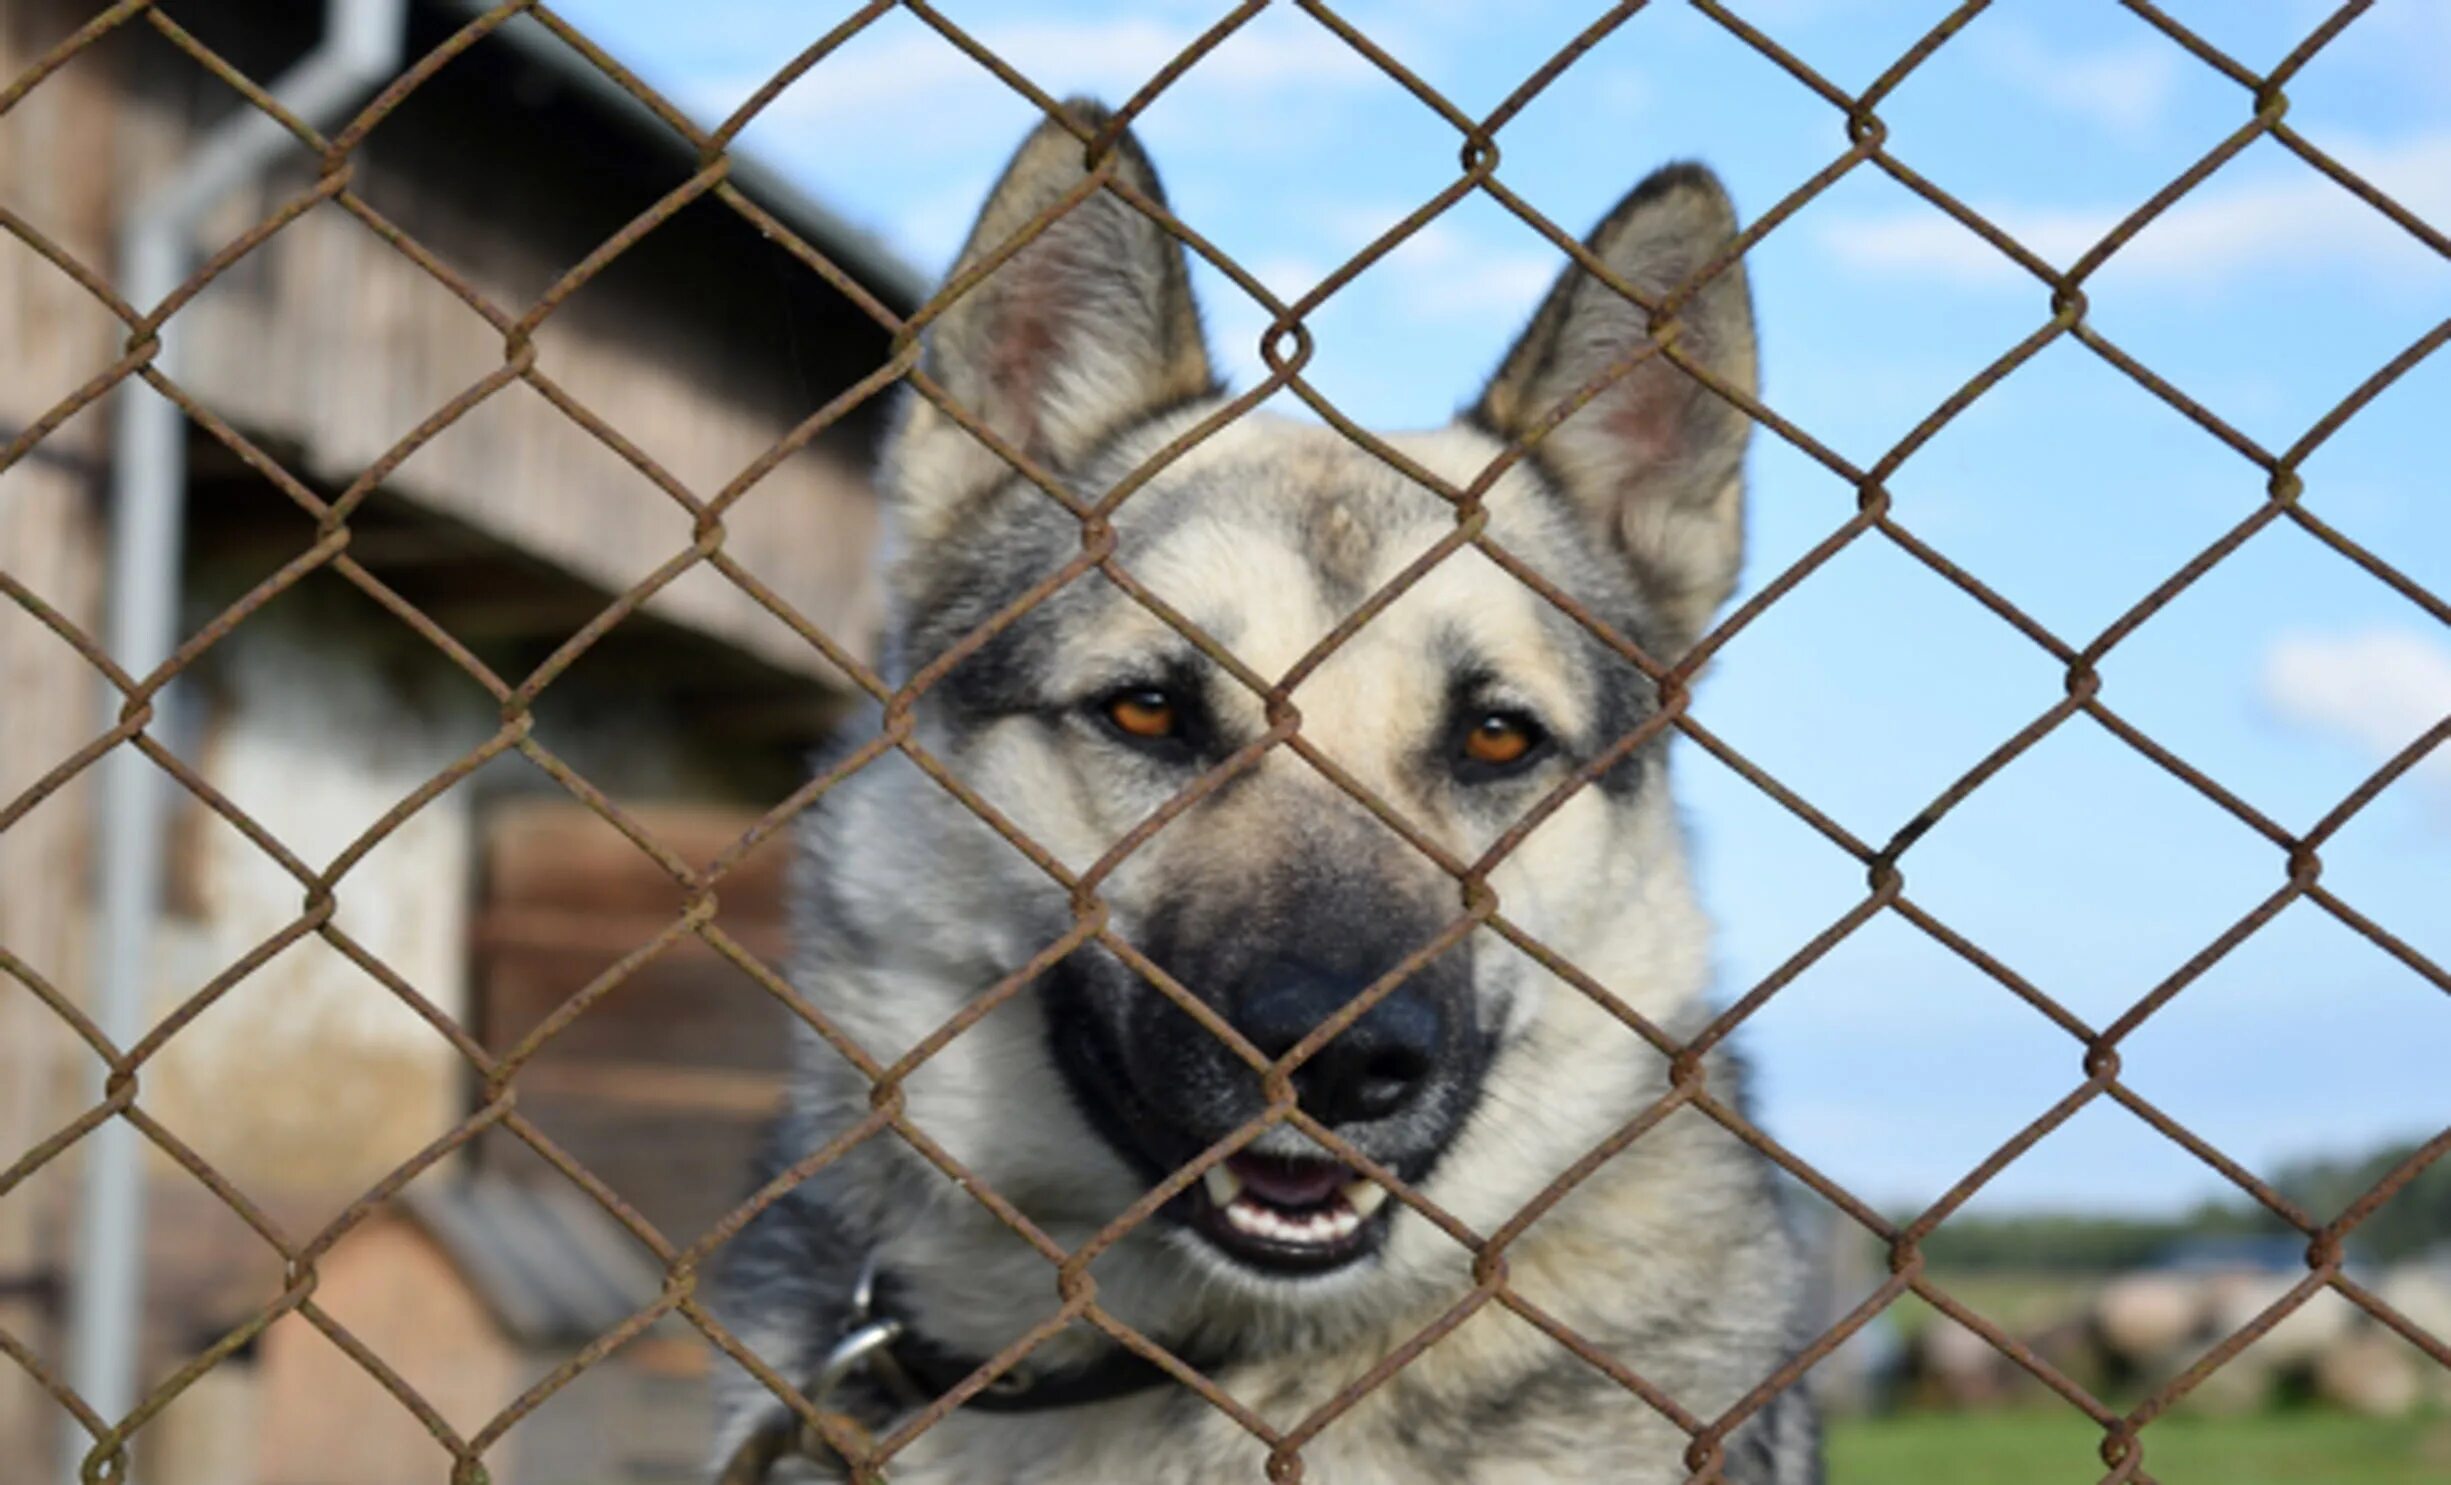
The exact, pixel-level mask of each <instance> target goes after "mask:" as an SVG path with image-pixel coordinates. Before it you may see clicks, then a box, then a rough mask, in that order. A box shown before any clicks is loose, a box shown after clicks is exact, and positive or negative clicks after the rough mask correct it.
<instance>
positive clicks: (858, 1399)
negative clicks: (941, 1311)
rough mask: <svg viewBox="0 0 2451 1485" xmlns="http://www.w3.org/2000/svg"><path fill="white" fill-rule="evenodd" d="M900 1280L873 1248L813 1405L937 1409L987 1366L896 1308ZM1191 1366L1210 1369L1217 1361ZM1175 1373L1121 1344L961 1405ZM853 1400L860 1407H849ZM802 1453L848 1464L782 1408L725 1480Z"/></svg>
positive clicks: (815, 1384) (1027, 1368) (983, 1407)
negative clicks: (895, 1281) (887, 1272)
mask: <svg viewBox="0 0 2451 1485" xmlns="http://www.w3.org/2000/svg"><path fill="white" fill-rule="evenodd" d="M892 1287H893V1285H892V1281H891V1279H890V1278H886V1277H881V1276H880V1274H879V1272H878V1266H877V1259H876V1256H875V1255H874V1254H871V1255H870V1256H869V1259H868V1261H867V1263H865V1264H864V1265H862V1267H861V1269H860V1276H859V1279H858V1281H857V1282H856V1283H855V1284H854V1285H853V1286H852V1290H851V1310H850V1314H849V1316H848V1317H847V1318H846V1319H845V1320H844V1322H843V1328H842V1332H841V1334H839V1335H838V1336H837V1337H836V1338H835V1341H834V1344H833V1345H832V1346H831V1347H829V1348H828V1349H827V1351H826V1354H825V1356H824V1358H823V1359H822V1360H820V1361H819V1362H818V1363H817V1368H816V1370H815V1371H814V1372H813V1373H811V1375H810V1378H809V1382H808V1385H807V1386H806V1387H805V1388H804V1389H802V1392H803V1395H804V1396H805V1397H806V1398H807V1399H808V1401H809V1404H810V1406H811V1407H813V1408H815V1409H816V1410H818V1411H819V1412H833V1413H836V1414H839V1415H845V1416H847V1417H850V1418H851V1419H852V1421H855V1422H864V1421H866V1420H862V1419H859V1418H858V1417H857V1414H859V1413H865V1414H867V1415H868V1417H869V1418H870V1419H874V1420H876V1421H877V1422H878V1423H879V1424H881V1423H882V1422H884V1421H885V1420H888V1419H890V1418H891V1417H893V1415H894V1414H895V1413H897V1412H901V1411H915V1410H917V1409H920V1408H925V1407H928V1406H931V1405H932V1404H934V1403H935V1402H936V1401H937V1400H938V1399H939V1398H942V1397H943V1396H944V1395H945V1394H946V1393H948V1392H951V1391H952V1390H953V1389H954V1388H955V1387H958V1386H960V1385H961V1384H962V1382H963V1381H965V1380H967V1379H968V1378H969V1377H970V1375H971V1374H972V1373H974V1372H976V1371H977V1370H978V1369H979V1368H980V1367H981V1366H983V1365H985V1364H986V1358H984V1357H973V1356H965V1355H963V1354H962V1353H960V1352H958V1351H954V1350H951V1349H950V1348H948V1347H945V1346H942V1345H939V1344H937V1343H936V1342H934V1341H931V1340H929V1339H928V1338H927V1337H925V1336H923V1335H920V1334H919V1333H918V1332H917V1331H915V1330H913V1329H912V1328H911V1326H910V1323H909V1322H908V1321H907V1320H904V1319H902V1318H901V1317H899V1316H898V1315H896V1314H895V1313H894V1310H895V1308H896V1306H894V1305H893V1304H892V1303H891V1302H890V1291H891V1289H892ZM880 1291H884V1292H885V1293H884V1295H882V1296H881V1294H880ZM1190 1364H1191V1365H1193V1366H1194V1367H1195V1369H1199V1370H1207V1369H1209V1366H1213V1365H1214V1364H1216V1363H1215V1361H1214V1360H1213V1359H1212V1360H1211V1362H1210V1363H1209V1364H1208V1365H1203V1364H1202V1363H1200V1362H1197V1361H1195V1362H1192V1363H1190ZM1175 1380H1176V1379H1175V1377H1174V1376H1173V1374H1171V1373H1170V1372H1168V1371H1167V1370H1166V1369H1165V1368H1164V1367H1162V1366H1159V1365H1158V1364H1157V1363H1156V1362H1154V1361H1151V1360H1149V1359H1148V1358H1147V1357H1145V1356H1143V1355H1141V1354H1140V1353H1139V1352H1137V1351H1134V1350H1132V1349H1130V1348H1129V1347H1125V1346H1120V1345H1118V1346H1114V1347H1110V1348H1109V1349H1107V1350H1106V1351H1104V1352H1102V1353H1101V1354H1100V1355H1099V1356H1098V1357H1097V1359H1096V1360H1094V1361H1090V1362H1088V1363H1086V1364H1084V1365H1080V1366H1071V1367H1034V1366H1032V1365H1031V1364H1030V1361H1029V1359H1028V1358H1027V1357H1024V1358H1023V1359H1022V1360H1021V1361H1020V1362H1018V1363H1016V1364H1015V1365H1013V1366H1011V1367H1008V1368H1006V1369H1005V1370H1004V1371H1003V1372H1001V1373H999V1374H998V1375H997V1377H996V1378H995V1380H994V1381H992V1382H989V1383H988V1384H987V1385H986V1386H985V1387H982V1388H980V1389H979V1390H978V1391H977V1392H974V1393H972V1394H971V1395H970V1396H969V1397H968V1398H966V1399H965V1400H964V1401H963V1402H962V1404H961V1405H962V1406H963V1407H965V1408H970V1409H974V1410H976V1411H978V1412H982V1413H1034V1412H1045V1411H1049V1410H1052V1409H1056V1408H1077V1407H1086V1406H1088V1405H1089V1404H1091V1403H1101V1402H1108V1401H1111V1400H1112V1399H1115V1398H1118V1397H1128V1396H1130V1395H1131V1394H1133V1393H1136V1392H1146V1391H1149V1390H1150V1389H1152V1388H1155V1387H1159V1386H1163V1385H1165V1384H1167V1383H1170V1382H1173V1381H1175ZM861 1394H865V1396H864V1397H863V1396H861ZM846 1403H851V1404H853V1405H854V1406H853V1407H851V1408H846V1407H845V1404H846ZM860 1403H865V1404H866V1406H864V1407H863V1406H858V1404H860ZM793 1453H800V1454H804V1455H807V1456H810V1457H812V1458H816V1459H817V1460H819V1462H821V1463H838V1462H839V1461H837V1460H836V1459H835V1457H834V1455H833V1451H832V1450H831V1449H830V1448H828V1447H827V1446H826V1445H825V1442H824V1440H823V1439H822V1438H821V1437H819V1436H818V1435H817V1433H816V1431H815V1430H813V1429H804V1428H802V1427H800V1426H799V1425H798V1423H797V1421H796V1420H795V1419H794V1418H793V1417H792V1415H791V1414H789V1413H779V1414H777V1415H776V1416H775V1418H774V1419H772V1420H771V1421H770V1422H768V1423H767V1424H766V1425H765V1426H764V1427H762V1428H760V1429H759V1430H758V1431H757V1432H756V1433H754V1434H752V1435H751V1436H750V1437H749V1438H747V1439H745V1440H743V1441H742V1443H741V1446H740V1448H739V1449H738V1450H737V1451H736V1452H735V1453H734V1454H733V1455H732V1457H731V1462H730V1465H729V1466H728V1467H727V1469H726V1470H725V1472H724V1474H723V1477H722V1482H723V1485H735V1482H740V1485H751V1482H757V1481H763V1480H765V1479H767V1478H768V1476H769V1474H770V1473H771V1471H772V1470H773V1468H774V1467H775V1465H777V1464H779V1463H780V1462H781V1461H782V1459H783V1458H784V1457H785V1456H786V1455H789V1454H793Z"/></svg>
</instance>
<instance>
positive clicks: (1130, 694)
mask: <svg viewBox="0 0 2451 1485" xmlns="http://www.w3.org/2000/svg"><path fill="white" fill-rule="evenodd" d="M1106 719H1107V720H1108V721H1110V722H1112V723H1114V724H1115V726H1116V728H1117V729H1118V730H1120V731H1121V732H1123V733H1124V734H1125V735H1127V736H1130V737H1137V738H1141V739H1144V740H1146V741H1149V742H1162V741H1164V740H1165V739H1167V738H1170V737H1173V736H1174V735H1175V734H1176V732H1177V731H1179V730H1180V729H1181V726H1182V718H1181V716H1180V715H1179V714H1178V713H1177V712H1176V710H1175V705H1174V698H1173V697H1171V696H1168V695H1167V694H1166V693H1165V692H1163V691H1160V690H1157V689H1155V688H1154V687H1146V686H1144V687H1141V688H1138V689H1136V690H1131V691H1118V692H1116V693H1115V694H1114V695H1113V696H1110V697H1108V698H1107V699H1106Z"/></svg>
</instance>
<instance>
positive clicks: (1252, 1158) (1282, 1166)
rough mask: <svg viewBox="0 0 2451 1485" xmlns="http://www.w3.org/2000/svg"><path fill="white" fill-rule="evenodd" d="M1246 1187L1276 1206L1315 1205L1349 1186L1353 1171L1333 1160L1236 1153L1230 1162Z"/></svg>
mask: <svg viewBox="0 0 2451 1485" xmlns="http://www.w3.org/2000/svg"><path fill="white" fill-rule="evenodd" d="M1226 1165H1227V1167H1228V1168H1229V1169H1231V1170H1232V1171H1233V1172H1234V1174H1235V1175H1237V1176H1239V1177H1241V1178H1242V1183H1243V1189H1244V1190H1246V1191H1248V1192H1250V1193H1251V1194H1252V1195H1253V1196H1256V1197H1258V1198H1259V1199H1260V1200H1262V1201H1264V1202H1266V1203H1268V1204H1269V1205H1270V1206H1273V1207H1315V1206H1320V1205H1323V1204H1325V1203H1326V1201H1327V1200H1328V1198H1330V1197H1332V1196H1334V1195H1335V1194H1336V1193H1337V1192H1339V1191H1342V1190H1343V1189H1344V1188H1345V1184H1346V1183H1347V1182H1349V1181H1351V1180H1352V1179H1353V1173H1352V1172H1351V1171H1349V1170H1346V1169H1345V1168H1344V1167H1343V1166H1341V1165H1338V1164H1337V1163H1336V1162H1334V1161H1332V1160H1280V1159H1277V1158H1275V1157H1274V1156H1268V1155H1249V1154H1244V1155H1236V1156H1234V1157H1233V1158H1232V1159H1230V1160H1228V1161H1227V1162H1226Z"/></svg>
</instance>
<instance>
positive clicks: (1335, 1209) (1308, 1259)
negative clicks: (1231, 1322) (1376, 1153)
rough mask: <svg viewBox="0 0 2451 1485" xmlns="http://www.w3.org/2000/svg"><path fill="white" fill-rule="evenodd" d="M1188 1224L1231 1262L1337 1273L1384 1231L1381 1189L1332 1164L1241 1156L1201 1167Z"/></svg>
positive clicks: (1373, 1244) (1280, 1269) (1284, 1270)
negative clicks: (1337, 1270)
mask: <svg viewBox="0 0 2451 1485" xmlns="http://www.w3.org/2000/svg"><path fill="white" fill-rule="evenodd" d="M1197 1189H1198V1195H1197V1197H1196V1198H1195V1208H1194V1214H1193V1219H1192V1225H1193V1227H1194V1228H1196V1229H1197V1230H1198V1231H1199V1232H1200V1234H1201V1235H1202V1236H1203V1237H1206V1238H1207V1239H1208V1240H1209V1241H1210V1242H1211V1243H1213V1244H1215V1245H1216V1246H1217V1247H1218V1248H1220V1249H1222V1250H1224V1252H1225V1253H1226V1254H1227V1255H1228V1256H1229V1257H1232V1258H1234V1259H1237V1260H1239V1261H1240V1262H1242V1263H1245V1264H1247V1265H1249V1266H1251V1267H1253V1268H1261V1269H1273V1270H1275V1271H1277V1272H1280V1273H1301V1274H1316V1273H1325V1272H1327V1271H1329V1270H1331V1269H1337V1268H1342V1267H1344V1266H1345V1265H1346V1264H1348V1263H1351V1262H1353V1261H1354V1260H1355V1259H1357V1258H1360V1257H1361V1256H1362V1255H1363V1254H1365V1253H1367V1252H1369V1251H1370V1250H1371V1249H1373V1248H1375V1247H1377V1246H1378V1245H1379V1242H1380V1240H1381V1238H1382V1237H1383V1236H1384V1235H1385V1234H1386V1231H1387V1205H1386V1203H1387V1191H1386V1189H1385V1188H1384V1187H1382V1186H1380V1185H1378V1184H1377V1183H1376V1182H1373V1181H1371V1180H1369V1179H1367V1178H1366V1177H1363V1176H1361V1175H1359V1174H1356V1173H1355V1172H1354V1171H1353V1170H1352V1169H1351V1168H1350V1167H1348V1166H1345V1165H1343V1164H1341V1163H1339V1162H1336V1161H1333V1160H1288V1159H1283V1158H1280V1157H1277V1156H1270V1155H1253V1154H1251V1153H1249V1152H1247V1151H1246V1152H1244V1153H1242V1154H1239V1155H1233V1156H1229V1157H1228V1158H1226V1159H1225V1160H1223V1161H1220V1162H1219V1163H1217V1164H1216V1165H1212V1166H1210V1167H1209V1168H1208V1170H1207V1172H1206V1173H1204V1174H1203V1175H1202V1177H1201V1181H1200V1185H1199V1187H1198V1188H1197Z"/></svg>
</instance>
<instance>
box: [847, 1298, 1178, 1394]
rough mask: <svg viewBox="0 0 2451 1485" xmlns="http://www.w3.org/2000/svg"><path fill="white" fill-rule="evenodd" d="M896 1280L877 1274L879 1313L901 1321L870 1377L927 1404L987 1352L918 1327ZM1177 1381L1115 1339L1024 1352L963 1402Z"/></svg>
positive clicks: (1124, 1389) (1129, 1390)
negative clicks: (1064, 1350) (971, 1350)
mask: <svg viewBox="0 0 2451 1485" xmlns="http://www.w3.org/2000/svg"><path fill="white" fill-rule="evenodd" d="M899 1288H900V1286H899V1285H897V1284H896V1283H895V1282H894V1279H893V1276H892V1275H890V1274H882V1275H879V1276H878V1280H877V1285H876V1298H875V1306H874V1308H875V1313H876V1316H877V1318H879V1319H883V1320H887V1321H892V1322H898V1324H897V1330H898V1332H899V1333H898V1334H897V1335H896V1336H895V1337H894V1339H893V1341H892V1342H891V1344H889V1345H887V1346H885V1347H884V1348H883V1349H881V1350H879V1351H878V1352H876V1353H875V1354H874V1355H873V1356H871V1357H870V1365H869V1366H868V1368H867V1379H868V1380H871V1381H872V1382H873V1383H874V1384H876V1385H879V1386H882V1387H883V1388H884V1389H885V1392H886V1395H887V1396H888V1397H889V1398H890V1399H891V1400H892V1401H893V1402H894V1403H896V1404H899V1405H900V1406H902V1407H906V1408H923V1407H926V1406H927V1405H929V1404H930V1403H933V1402H934V1401H936V1400H937V1399H938V1398H940V1397H942V1396H944V1395H945V1394H946V1393H948V1392H951V1391H952V1390H953V1389H954V1388H956V1387H958V1386H960V1385H961V1384H962V1383H963V1382H964V1381H965V1380H967V1379H968V1378H969V1377H970V1375H971V1374H972V1373H973V1372H976V1371H977V1370H978V1369H979V1368H980V1367H981V1366H984V1365H986V1363H987V1358H986V1357H983V1356H967V1355H964V1354H962V1353H961V1352H958V1351H955V1350H952V1349H950V1348H948V1347H946V1346H943V1345H940V1344H938V1343H937V1342H936V1341H934V1340H931V1339H930V1338H928V1337H927V1336H925V1335H923V1334H921V1333H920V1332H919V1330H918V1329H917V1327H915V1326H914V1325H913V1324H912V1323H911V1322H910V1321H909V1320H908V1319H906V1318H905V1316H906V1315H907V1314H908V1309H907V1307H906V1306H904V1305H903V1304H900V1303H898V1302H897V1301H898V1300H899V1298H900V1294H899V1292H898V1291H899ZM1183 1360H1184V1361H1185V1363H1186V1364H1187V1365H1189V1366H1191V1367H1192V1368H1193V1369H1194V1370H1195V1371H1206V1370H1208V1369H1209V1368H1211V1367H1213V1366H1216V1365H1218V1364H1221V1362H1222V1360H1223V1358H1221V1357H1185V1358H1183ZM1174 1382H1175V1377H1174V1375H1173V1374H1172V1373H1170V1372H1168V1371H1167V1370H1166V1369H1165V1368H1164V1367H1162V1366H1159V1365H1158V1364H1157V1363H1156V1362H1154V1361H1151V1360H1150V1359H1149V1358H1147V1357H1145V1356H1143V1355H1141V1354H1140V1353H1139V1352H1137V1351H1134V1350H1132V1349H1131V1348H1130V1347H1128V1346H1124V1345H1120V1344H1116V1345H1110V1346H1108V1347H1106V1348H1105V1349H1104V1350H1102V1351H1100V1352H1099V1353H1098V1355H1097V1356H1096V1357H1095V1358H1094V1359H1092V1360H1090V1361H1087V1362H1084V1363H1081V1364H1079V1365H1075V1366H1069V1367H1058V1368H1050V1367H1045V1366H1040V1365H1037V1364H1035V1359H1034V1358H1033V1357H1028V1356H1025V1357H1023V1358H1022V1359H1021V1360H1020V1361H1019V1362H1018V1363H1016V1364H1015V1365H1013V1366H1012V1367H1010V1368H1009V1369H1007V1370H1006V1371H1005V1372H1003V1373H1002V1374H1001V1375H999V1376H998V1377H997V1378H996V1379H995V1380H994V1381H992V1382H990V1383H988V1384H987V1385H986V1386H985V1387H982V1388H980V1389H979V1390H978V1391H977V1392H975V1393H973V1394H971V1396H970V1397H969V1398H968V1399H967V1400H966V1401H964V1402H963V1404H962V1406H963V1407H965V1408H973V1409H976V1410H977V1411H979V1412H982V1413H1037V1412H1045V1411H1047V1410H1049V1409H1053V1408H1078V1407H1086V1406H1088V1405H1089V1404H1091V1403H1101V1402H1108V1401H1111V1400H1112V1399H1115V1398H1118V1397H1129V1396H1130V1395H1132V1394H1133V1393H1136V1392H1146V1391H1149V1390H1150V1389H1152V1388H1156V1387H1165V1386H1169V1385H1172V1384H1174Z"/></svg>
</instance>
